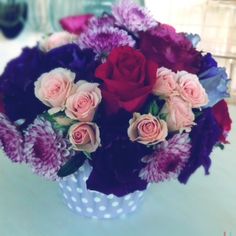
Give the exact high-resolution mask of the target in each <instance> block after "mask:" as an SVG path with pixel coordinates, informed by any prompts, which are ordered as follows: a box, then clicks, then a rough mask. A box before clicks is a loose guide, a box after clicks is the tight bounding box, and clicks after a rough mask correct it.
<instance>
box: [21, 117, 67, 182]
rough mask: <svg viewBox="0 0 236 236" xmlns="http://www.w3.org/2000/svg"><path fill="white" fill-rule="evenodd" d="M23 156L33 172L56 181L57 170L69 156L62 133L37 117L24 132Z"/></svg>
mask: <svg viewBox="0 0 236 236" xmlns="http://www.w3.org/2000/svg"><path fill="white" fill-rule="evenodd" d="M24 154H25V156H26V158H27V161H28V162H29V164H30V165H31V166H32V169H33V172H34V173H36V174H38V175H40V176H44V177H45V178H46V179H50V180H57V179H58V176H57V172H58V170H59V169H60V167H61V166H62V165H63V164H65V162H66V161H67V160H68V159H69V157H70V156H71V153H70V151H69V150H68V143H67V141H66V140H65V139H64V138H63V136H62V133H60V132H56V131H55V130H54V129H53V127H52V124H51V123H50V122H49V121H47V120H45V119H44V118H42V117H37V118H36V119H35V120H34V123H33V124H31V125H29V127H28V128H27V130H26V131H25V145H24Z"/></svg>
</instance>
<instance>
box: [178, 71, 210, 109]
mask: <svg viewBox="0 0 236 236" xmlns="http://www.w3.org/2000/svg"><path fill="white" fill-rule="evenodd" d="M177 81H178V85H179V87H178V89H179V93H180V96H181V97H182V98H183V99H184V100H186V101H187V102H189V103H190V104H191V105H192V107H193V108H199V107H201V106H204V105H206V104H207V103H208V96H207V94H206V91H205V89H204V88H203V87H202V85H201V84H200V82H199V79H198V77H197V76H196V75H194V74H190V73H188V72H186V71H180V72H178V73H177Z"/></svg>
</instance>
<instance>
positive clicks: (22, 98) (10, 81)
mask: <svg viewBox="0 0 236 236" xmlns="http://www.w3.org/2000/svg"><path fill="white" fill-rule="evenodd" d="M43 59H44V55H43V53H42V52H41V51H40V50H39V49H38V48H37V47H34V48H24V49H23V51H22V53H21V55H20V56H19V57H17V58H15V59H14V60H12V61H10V62H9V63H8V64H7V66H6V68H5V71H4V72H3V74H2V75H1V76H0V91H1V92H2V94H3V97H4V105H5V112H6V114H7V116H8V117H9V119H10V120H11V121H15V120H18V119H26V120H27V122H31V121H32V120H33V119H34V118H35V117H36V115H37V114H39V113H42V112H43V111H44V110H45V109H46V106H45V105H43V103H42V102H40V101H39V100H38V99H37V98H36V97H35V95H34V81H35V80H36V79H37V78H38V77H39V76H40V75H41V74H42V72H43V71H42V70H43V68H42V66H41V65H42V62H43Z"/></svg>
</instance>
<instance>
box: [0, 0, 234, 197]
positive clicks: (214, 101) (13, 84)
mask: <svg viewBox="0 0 236 236" xmlns="http://www.w3.org/2000/svg"><path fill="white" fill-rule="evenodd" d="M81 19H82V20H81ZM62 25H63V27H64V28H65V29H66V30H67V32H66V31H64V32H59V33H54V34H52V35H49V36H47V37H45V38H44V39H43V40H42V41H40V42H39V43H38V44H37V45H36V46H35V47H33V48H24V49H23V52H22V53H21V55H20V56H19V57H17V58H16V59H14V60H12V61H11V62H9V63H8V65H7V66H6V68H5V71H4V73H3V74H2V75H1V77H0V93H1V100H0V101H1V102H0V109H1V112H2V113H1V115H0V147H1V148H2V149H3V151H4V152H5V153H6V155H7V156H8V157H9V158H10V159H11V160H12V161H13V162H17V163H26V164H28V165H29V166H30V167H31V168H32V170H33V172H34V173H36V174H38V175H40V176H43V177H45V178H47V179H50V180H58V179H60V178H61V177H65V176H68V175H71V174H73V173H75V172H76V171H77V170H78V169H79V168H80V167H81V166H82V165H83V164H84V162H85V161H87V162H88V163H89V165H90V166H91V167H92V171H91V173H90V175H89V176H88V179H87V181H86V187H87V189H89V190H95V191H98V192H101V193H103V194H106V195H109V194H114V195H115V196H118V197H122V196H125V195H127V194H129V193H132V192H134V191H137V190H139V191H141V190H145V189H146V187H147V185H148V183H159V182H162V181H166V180H171V179H178V180H179V181H180V182H181V183H187V181H188V179H189V177H190V176H191V175H192V174H193V173H194V172H195V171H196V169H198V168H199V167H201V166H202V167H203V168H204V169H205V173H206V174H209V168H210V165H211V159H210V154H211V152H212V150H213V148H214V147H217V146H218V147H223V146H224V144H226V143H227V135H228V132H229V131H230V129H231V119H230V117H229V113H228V108H227V104H226V102H225V101H224V98H226V97H228V96H229V94H228V84H229V83H228V82H229V79H228V78H227V74H226V73H225V70H224V69H223V68H221V67H218V65H217V62H216V61H215V60H214V59H213V57H212V55H211V54H210V53H203V52H201V51H198V50H197V49H196V48H195V43H196V36H195V35H187V34H184V33H177V32H176V31H175V29H174V28H173V27H171V26H169V25H166V24H162V23H160V22H157V21H156V20H155V19H154V18H153V17H152V15H151V13H150V12H149V11H148V10H147V9H145V8H142V7H140V6H138V5H136V4H134V3H133V2H131V1H120V2H119V3H117V4H116V5H114V6H113V7H112V14H103V15H102V16H100V17H95V16H92V15H87V16H81V17H73V18H67V19H63V20H62Z"/></svg>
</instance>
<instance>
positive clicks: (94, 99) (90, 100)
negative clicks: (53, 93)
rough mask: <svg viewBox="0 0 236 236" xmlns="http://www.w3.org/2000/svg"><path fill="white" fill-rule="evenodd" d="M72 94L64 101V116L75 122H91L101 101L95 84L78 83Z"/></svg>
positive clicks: (99, 91)
mask: <svg viewBox="0 0 236 236" xmlns="http://www.w3.org/2000/svg"><path fill="white" fill-rule="evenodd" d="M77 86H78V87H77V89H76V91H75V93H74V94H72V95H70V97H68V99H67V101H66V110H65V113H66V115H67V116H68V117H69V118H71V119H75V120H80V121H92V120H93V117H94V114H95V111H96V109H97V106H98V104H99V103H100V102H101V100H102V95H101V90H100V89H99V88H98V86H99V84H97V83H88V82H86V81H79V82H78V83H77Z"/></svg>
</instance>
